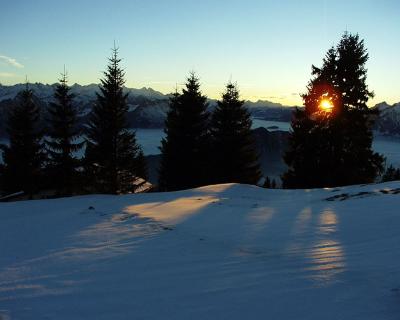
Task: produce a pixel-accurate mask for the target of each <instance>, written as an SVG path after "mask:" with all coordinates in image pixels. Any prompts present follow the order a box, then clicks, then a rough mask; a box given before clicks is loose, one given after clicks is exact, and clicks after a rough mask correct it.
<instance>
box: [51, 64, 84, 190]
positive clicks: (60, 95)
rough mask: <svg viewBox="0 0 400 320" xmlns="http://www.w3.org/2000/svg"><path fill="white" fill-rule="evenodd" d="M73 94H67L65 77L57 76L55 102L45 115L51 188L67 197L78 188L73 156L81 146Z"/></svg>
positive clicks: (76, 165) (76, 160)
mask: <svg viewBox="0 0 400 320" xmlns="http://www.w3.org/2000/svg"><path fill="white" fill-rule="evenodd" d="M73 98H74V95H73V94H71V93H70V88H69V87H68V83H67V75H66V72H65V70H64V73H63V74H62V75H61V79H60V82H59V83H58V84H57V86H56V88H55V92H54V99H55V102H51V103H50V106H49V109H48V112H49V119H48V123H49V128H48V133H47V135H48V138H47V139H46V149H47V154H48V157H49V166H48V173H49V177H50V181H51V185H52V186H53V187H54V188H55V189H56V191H57V193H58V194H59V195H68V194H71V193H73V192H76V191H77V189H78V188H79V185H78V184H79V181H78V180H79V179H78V177H79V175H78V171H77V169H78V166H79V165H80V162H79V160H78V159H77V158H76V156H75V155H74V153H75V152H78V151H79V150H80V149H81V148H82V147H83V142H79V141H78V139H79V138H80V132H79V130H78V128H77V123H76V122H77V110H76V108H75V107H74V105H73Z"/></svg>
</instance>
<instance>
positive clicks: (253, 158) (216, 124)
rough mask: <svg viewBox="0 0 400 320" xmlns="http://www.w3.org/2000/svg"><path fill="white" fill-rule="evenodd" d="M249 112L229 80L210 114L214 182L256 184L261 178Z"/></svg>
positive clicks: (235, 87)
mask: <svg viewBox="0 0 400 320" xmlns="http://www.w3.org/2000/svg"><path fill="white" fill-rule="evenodd" d="M251 125H252V121H251V118H250V113H249V112H248V110H247V109H246V107H245V106H244V101H243V100H240V98H239V90H238V89H237V86H236V85H235V84H232V83H228V84H227V86H226V91H225V92H224V93H223V95H222V100H221V101H218V105H217V107H216V109H215V110H214V112H213V114H212V117H211V129H210V131H211V137H212V144H213V152H212V158H213V170H212V172H213V182H214V183H226V182H237V183H248V184H256V183H257V182H258V181H259V180H260V178H261V172H260V168H259V163H258V156H257V153H256V151H255V141H254V139H253V136H252V132H251Z"/></svg>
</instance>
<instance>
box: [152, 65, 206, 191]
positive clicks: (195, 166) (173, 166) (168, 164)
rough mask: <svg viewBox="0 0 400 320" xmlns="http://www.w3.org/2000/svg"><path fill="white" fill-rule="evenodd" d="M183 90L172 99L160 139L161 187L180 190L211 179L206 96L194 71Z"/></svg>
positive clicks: (162, 188)
mask: <svg viewBox="0 0 400 320" xmlns="http://www.w3.org/2000/svg"><path fill="white" fill-rule="evenodd" d="M182 91H183V92H182V93H181V94H179V93H178V92H176V93H175V94H174V95H173V96H172V98H171V99H170V111H169V112H168V116H167V119H166V122H165V129H164V131H165V134H166V137H165V138H164V139H163V140H162V141H161V165H160V172H159V188H160V190H164V191H166V190H181V189H187V188H193V187H198V186H201V185H204V184H207V183H209V182H210V165H209V160H208V158H209V152H210V148H209V142H210V141H209V140H210V139H209V133H208V128H207V126H208V118H209V114H208V112H207V107H208V104H207V98H206V97H205V96H203V95H202V94H201V92H200V83H199V79H198V78H197V77H196V75H195V74H194V73H193V72H192V73H191V74H190V76H189V77H188V79H187V81H186V85H185V88H184V89H183V90H182Z"/></svg>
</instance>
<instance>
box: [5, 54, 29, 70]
mask: <svg viewBox="0 0 400 320" xmlns="http://www.w3.org/2000/svg"><path fill="white" fill-rule="evenodd" d="M0 60H1V61H3V62H5V63H7V64H9V65H10V66H13V67H15V68H20V69H21V68H23V67H24V66H23V65H22V64H21V63H19V62H18V61H17V60H15V59H14V58H10V57H7V56H2V55H0Z"/></svg>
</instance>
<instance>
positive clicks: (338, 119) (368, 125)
mask: <svg viewBox="0 0 400 320" xmlns="http://www.w3.org/2000/svg"><path fill="white" fill-rule="evenodd" d="M367 60H368V53H367V50H366V49H365V47H364V41H363V40H360V39H359V36H358V35H352V34H349V33H347V32H346V33H345V34H344V35H343V37H342V39H341V41H340V42H339V44H338V45H337V46H336V48H331V49H330V50H329V51H328V53H327V55H326V56H325V58H324V60H323V66H322V67H321V68H317V67H315V66H313V67H312V75H313V79H311V81H310V83H309V84H308V86H307V93H306V94H304V95H303V100H304V106H305V108H304V109H303V110H300V109H298V110H296V112H295V113H294V117H293V120H292V132H291V136H290V139H289V150H288V152H287V153H286V155H285V157H284V159H285V161H286V163H287V165H288V167H289V169H288V171H287V172H286V173H285V174H284V175H283V177H282V180H283V185H284V187H289V188H306V187H307V188H309V187H325V186H338V185H349V184H356V183H368V182H372V181H374V179H375V178H376V177H377V175H378V174H379V173H380V172H381V171H382V168H383V166H382V164H383V157H382V156H381V155H379V154H377V153H375V152H373V150H372V148H371V145H372V138H373V136H372V118H373V117H372V111H370V110H369V109H368V107H367V101H368V99H369V98H370V97H372V96H373V92H370V91H369V90H368V87H367V85H366V77H367V70H366V69H365V63H366V62H367ZM323 100H328V101H330V103H331V104H332V105H333V109H332V110H331V111H330V112H327V111H325V110H321V108H320V104H321V102H322V101H323Z"/></svg>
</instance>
